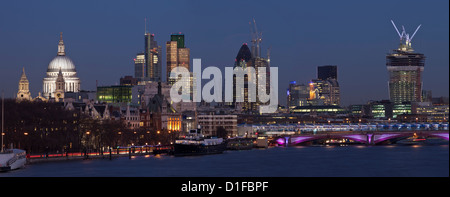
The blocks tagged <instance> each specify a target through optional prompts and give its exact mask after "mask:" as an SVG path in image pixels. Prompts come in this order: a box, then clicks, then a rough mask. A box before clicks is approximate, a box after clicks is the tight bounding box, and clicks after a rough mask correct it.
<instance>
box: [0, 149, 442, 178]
mask: <svg viewBox="0 0 450 197" xmlns="http://www.w3.org/2000/svg"><path fill="white" fill-rule="evenodd" d="M448 166H449V146H448V144H445V145H385V146H365V145H350V146H295V147H271V148H268V149H252V150H246V151H226V152H225V153H224V154H219V155H206V156H190V157H174V156H167V155H156V156H154V155H147V156H133V157H131V159H130V158H128V157H120V158H115V159H113V160H109V159H93V160H85V161H82V160H81V161H68V162H54V163H39V164H32V165H27V166H26V167H25V169H21V170H16V171H12V172H8V173H0V177H2V176H28V177H29V176H31V177H34V176H37V177H42V176H44V177H45V176H68V177H72V176H84V177H95V176H103V177H104V176H127V177H137V176H144V177H172V176H176V177H196V176H198V177H211V176H212V177H258V176H260V177H286V176H293V177H324V176H325V177H347V176H350V177H361V176H362V177H377V176H383V177H386V176H387V177H405V176H406V177H417V176H444V177H448V176H449V167H448Z"/></svg>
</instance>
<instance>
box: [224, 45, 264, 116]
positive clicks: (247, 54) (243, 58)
mask: <svg viewBox="0 0 450 197" xmlns="http://www.w3.org/2000/svg"><path fill="white" fill-rule="evenodd" d="M236 67H240V68H242V69H243V70H245V69H246V68H248V67H253V68H254V59H253V58H252V53H251V51H250V49H249V48H248V46H247V44H246V43H244V44H243V45H242V46H241V48H240V49H239V52H238V54H237V56H236V59H235V62H234V68H236ZM244 72H245V71H244ZM255 74H256V73H255ZM252 77H253V78H252ZM236 80H237V79H236V75H233V102H232V103H231V105H232V106H234V107H241V108H242V109H241V110H242V111H244V112H250V111H256V110H257V105H256V102H255V101H253V102H250V100H249V96H251V95H249V94H251V92H249V81H254V82H255V90H256V88H257V87H258V86H256V76H251V75H244V87H241V88H238V86H237V85H236ZM250 88H251V87H250ZM238 93H239V94H238ZM255 94H256V92H255ZM254 98H256V95H254ZM238 101H243V102H238Z"/></svg>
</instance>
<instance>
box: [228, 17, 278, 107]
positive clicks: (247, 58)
mask: <svg viewBox="0 0 450 197" xmlns="http://www.w3.org/2000/svg"><path fill="white" fill-rule="evenodd" d="M249 25H250V34H251V37H252V40H251V42H252V46H251V50H250V49H249V48H248V46H247V43H244V44H243V45H242V46H241V48H240V49H239V52H238V54H237V56H236V59H235V63H234V68H236V67H241V68H243V69H245V68H246V67H253V68H254V69H255V71H256V73H255V74H256V76H255V77H256V79H254V82H256V89H257V91H261V90H262V89H263V87H265V90H266V94H267V95H269V93H270V48H269V49H268V51H267V58H263V57H261V49H260V48H261V42H262V33H261V32H259V31H258V29H257V26H256V21H255V19H253V21H252V22H250V23H249ZM258 67H264V68H266V82H265V83H264V84H263V83H260V81H259V80H258V79H259V77H260V75H261V74H262V73H258ZM249 80H253V79H250V78H249V76H248V75H245V76H244V87H243V88H242V89H240V90H238V89H237V87H236V76H233V102H232V103H231V105H232V106H234V107H237V108H241V110H242V111H243V112H244V113H259V106H260V105H261V104H265V103H261V102H260V101H259V100H260V99H259V97H258V95H260V94H261V93H260V92H258V93H257V94H256V102H255V101H253V102H251V101H249V96H250V95H249V94H250V92H249ZM238 91H239V92H241V94H240V95H241V96H244V98H243V99H242V100H243V101H244V102H241V103H239V102H236V101H237V100H240V99H238V98H237V97H236V96H237V92H238Z"/></svg>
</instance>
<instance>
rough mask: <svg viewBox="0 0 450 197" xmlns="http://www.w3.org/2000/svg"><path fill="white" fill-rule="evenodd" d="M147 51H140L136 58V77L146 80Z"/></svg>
mask: <svg viewBox="0 0 450 197" xmlns="http://www.w3.org/2000/svg"><path fill="white" fill-rule="evenodd" d="M145 68H146V66H145V53H138V54H137V55H136V58H134V77H135V78H137V79H139V80H140V81H141V80H144V79H145V77H146V75H145V74H146V69H145Z"/></svg>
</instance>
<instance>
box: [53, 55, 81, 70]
mask: <svg viewBox="0 0 450 197" xmlns="http://www.w3.org/2000/svg"><path fill="white" fill-rule="evenodd" d="M59 69H61V71H62V72H76V70H75V65H74V64H73V62H72V60H71V59H70V58H69V57H67V56H60V55H58V56H56V57H55V58H53V60H52V61H51V62H50V63H49V64H48V68H47V72H59Z"/></svg>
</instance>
